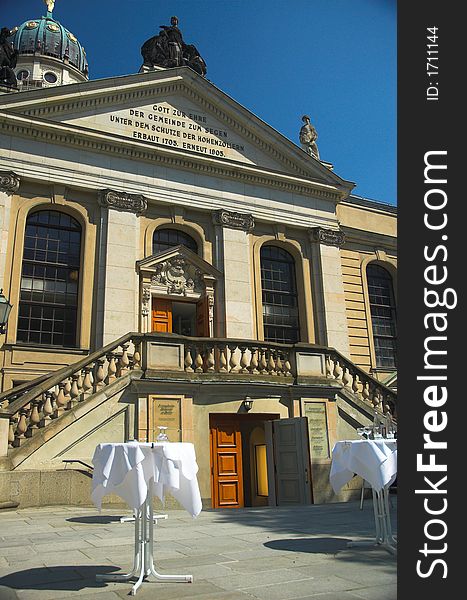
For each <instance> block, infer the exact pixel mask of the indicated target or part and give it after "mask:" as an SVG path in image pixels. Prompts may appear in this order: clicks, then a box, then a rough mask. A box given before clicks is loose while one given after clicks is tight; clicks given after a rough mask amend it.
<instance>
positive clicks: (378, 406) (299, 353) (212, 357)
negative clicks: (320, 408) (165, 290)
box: [0, 333, 397, 456]
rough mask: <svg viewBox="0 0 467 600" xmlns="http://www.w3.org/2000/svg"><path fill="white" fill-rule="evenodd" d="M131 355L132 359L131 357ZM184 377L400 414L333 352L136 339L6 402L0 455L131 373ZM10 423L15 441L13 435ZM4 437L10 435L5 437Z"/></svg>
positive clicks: (0, 410) (389, 395)
mask: <svg viewBox="0 0 467 600" xmlns="http://www.w3.org/2000/svg"><path fill="white" fill-rule="evenodd" d="M130 349H131V352H130ZM135 370H136V371H140V372H141V371H143V372H144V376H145V377H146V378H148V379H157V377H158V374H159V373H160V375H161V376H164V377H167V371H169V372H178V375H177V377H179V376H182V377H185V378H187V379H188V380H189V379H201V380H206V379H209V378H213V379H216V380H217V381H222V380H225V381H226V382H227V381H229V380H232V379H244V380H251V381H254V380H267V381H268V382H270V383H274V382H279V381H281V380H282V381H284V382H285V381H287V382H288V383H290V384H292V385H294V384H296V385H320V386H321V387H323V386H325V387H326V386H328V387H329V386H332V387H338V388H339V389H341V390H342V391H344V392H345V393H347V394H350V395H351V396H352V397H354V398H356V399H358V400H359V401H361V402H363V403H364V404H366V405H367V406H368V407H369V408H370V409H371V410H372V411H373V410H376V411H379V412H381V413H384V414H390V415H391V416H392V417H393V418H394V419H395V418H396V417H397V414H396V395H395V393H394V392H393V391H392V390H390V389H389V388H387V387H385V386H384V385H383V384H381V383H380V382H379V381H377V380H376V379H374V378H373V377H371V376H370V375H369V374H368V373H366V372H365V371H363V370H362V369H360V368H359V367H357V366H356V365H354V364H353V363H352V362H351V361H349V360H348V359H346V358H345V357H344V356H342V355H341V354H340V353H339V352H337V351H336V350H334V349H332V348H326V347H320V346H316V345H312V344H275V343H270V342H260V341H254V340H233V339H219V338H192V337H185V336H176V335H172V334H158V333H148V334H139V333H129V334H127V335H125V336H123V337H122V338H120V339H118V340H116V341H115V342H114V343H112V344H109V345H108V346H106V347H105V348H102V349H100V350H98V351H96V352H93V353H92V354H90V355H89V356H87V357H85V358H83V359H81V360H80V361H78V362H77V363H75V364H74V365H71V366H69V367H64V368H62V369H60V370H58V371H56V372H54V373H52V374H50V375H42V376H40V377H38V378H37V379H35V380H34V381H32V382H28V383H25V384H23V385H21V386H18V387H17V388H13V389H12V390H10V391H7V392H4V393H2V394H1V395H0V456H4V455H6V454H7V451H8V450H7V448H16V447H18V446H21V444H23V443H24V442H25V440H27V439H28V438H30V437H32V436H33V435H34V433H35V432H36V431H37V430H39V429H42V428H44V427H47V425H48V424H49V423H51V421H52V420H54V419H57V418H59V417H60V416H61V415H62V414H64V413H66V412H67V411H68V410H70V409H72V408H73V407H74V406H76V405H77V404H79V403H81V402H85V401H86V400H87V399H88V398H89V397H90V396H92V395H93V394H95V393H97V392H99V391H101V390H102V389H104V388H106V387H107V386H109V385H111V384H112V383H113V382H115V381H116V380H118V379H120V378H121V377H123V376H124V375H125V374H127V373H130V372H131V371H135ZM6 419H8V432H7V437H8V441H7V442H6V440H5V439H3V440H2V436H3V437H5V434H6V429H7V428H6V422H5V421H6ZM2 432H3V433H2Z"/></svg>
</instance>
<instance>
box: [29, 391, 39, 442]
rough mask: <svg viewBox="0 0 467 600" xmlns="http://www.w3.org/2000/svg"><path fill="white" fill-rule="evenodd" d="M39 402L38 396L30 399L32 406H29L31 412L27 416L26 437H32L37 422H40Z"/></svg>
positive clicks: (37, 424)
mask: <svg viewBox="0 0 467 600" xmlns="http://www.w3.org/2000/svg"><path fill="white" fill-rule="evenodd" d="M40 403H41V398H40V397H37V398H34V400H32V402H31V404H32V408H31V414H30V416H29V426H28V429H27V431H26V436H27V437H32V436H33V435H34V431H35V430H36V429H38V427H39V423H40V422H41V418H40V416H39V405H40Z"/></svg>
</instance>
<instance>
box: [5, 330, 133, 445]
mask: <svg viewBox="0 0 467 600" xmlns="http://www.w3.org/2000/svg"><path fill="white" fill-rule="evenodd" d="M130 345H132V346H133V348H134V351H133V354H129V352H128V349H129V347H130ZM137 369H141V334H139V333H128V334H126V335H124V336H122V337H121V338H119V339H118V340H116V341H114V342H112V343H111V344H108V345H107V346H104V347H103V348H101V349H99V350H97V351H96V352H93V353H91V354H89V355H88V356H86V357H84V358H82V359H81V360H79V361H77V362H76V363H74V364H73V365H71V366H66V367H62V368H61V369H59V370H58V371H55V372H54V373H53V374H51V375H49V376H47V377H44V376H41V377H39V378H38V379H36V380H34V382H31V384H29V385H26V386H23V388H22V391H23V393H22V394H21V395H19V396H18V388H13V389H12V390H10V392H11V394H10V396H8V394H7V393H5V394H4V395H3V402H4V403H6V402H8V404H7V405H6V406H4V407H3V408H1V409H0V420H1V419H9V429H8V446H9V447H10V448H11V447H18V446H20V445H21V444H22V443H23V441H24V440H25V439H27V438H28V437H32V435H34V433H35V430H37V429H40V428H43V427H46V426H47V425H48V424H49V423H50V422H51V420H52V419H56V418H58V417H60V416H61V415H62V414H63V413H64V412H66V411H67V410H70V409H71V408H73V406H75V405H76V404H77V403H79V402H83V401H85V400H86V399H87V398H88V397H89V396H91V395H92V394H94V393H96V392H97V391H99V390H101V389H102V388H103V387H105V386H106V385H108V384H109V383H112V382H113V381H114V380H116V379H118V378H120V377H122V376H123V375H125V374H126V373H127V372H128V371H131V370H137ZM32 383H34V384H35V385H34V386H32V387H31V385H32ZM0 422H1V421H0ZM0 450H1V449H0ZM0 455H1V454H0Z"/></svg>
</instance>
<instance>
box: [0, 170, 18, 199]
mask: <svg viewBox="0 0 467 600" xmlns="http://www.w3.org/2000/svg"><path fill="white" fill-rule="evenodd" d="M19 184H20V177H19V175H17V174H16V173H14V172H13V171H0V192H5V193H6V194H15V193H16V192H17V191H18V190H19Z"/></svg>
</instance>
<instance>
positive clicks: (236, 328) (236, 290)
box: [213, 210, 255, 339]
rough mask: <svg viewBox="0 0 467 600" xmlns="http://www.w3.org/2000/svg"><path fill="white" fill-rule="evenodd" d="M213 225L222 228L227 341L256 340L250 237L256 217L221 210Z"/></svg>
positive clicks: (220, 253) (220, 260) (221, 246)
mask: <svg viewBox="0 0 467 600" xmlns="http://www.w3.org/2000/svg"><path fill="white" fill-rule="evenodd" d="M213 221H214V224H215V225H217V226H219V229H220V227H222V235H219V255H220V256H219V265H218V268H219V269H221V270H222V271H223V272H224V306H225V313H224V315H223V319H221V321H222V320H223V321H224V323H223V325H224V326H225V334H224V335H225V337H227V338H242V339H254V337H255V336H254V320H253V310H254V307H253V282H252V276H251V264H250V245H249V239H248V233H249V232H250V231H252V229H253V228H254V225H255V223H254V219H253V216H252V215H250V214H247V213H237V212H232V211H227V210H219V211H216V212H215V213H214V214H213Z"/></svg>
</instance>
